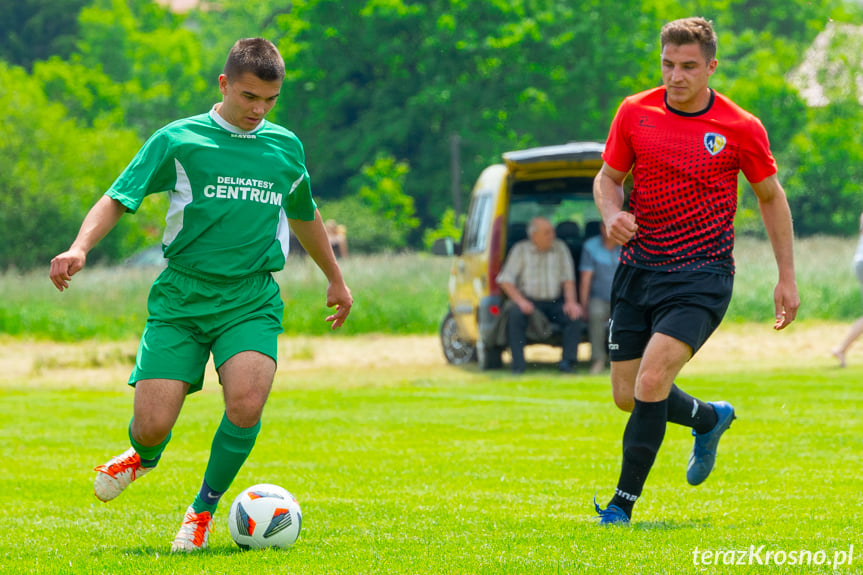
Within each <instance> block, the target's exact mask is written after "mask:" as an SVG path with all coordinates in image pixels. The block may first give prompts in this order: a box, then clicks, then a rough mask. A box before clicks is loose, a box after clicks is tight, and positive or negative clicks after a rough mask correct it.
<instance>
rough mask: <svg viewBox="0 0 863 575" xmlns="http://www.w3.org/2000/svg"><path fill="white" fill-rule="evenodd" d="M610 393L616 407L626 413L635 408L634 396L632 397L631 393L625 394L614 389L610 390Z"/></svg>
mask: <svg viewBox="0 0 863 575" xmlns="http://www.w3.org/2000/svg"><path fill="white" fill-rule="evenodd" d="M612 395H613V397H614V405H616V406H617V408H618V409H620V410H621V411H625V412H627V413H632V410H633V409H634V408H635V398H633V397H632V394H625V393H622V392H621V391H620V390H617V389H615V390H614V391H613V392H612Z"/></svg>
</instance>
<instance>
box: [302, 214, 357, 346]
mask: <svg viewBox="0 0 863 575" xmlns="http://www.w3.org/2000/svg"><path fill="white" fill-rule="evenodd" d="M288 223H289V224H290V225H291V229H292V230H293V231H294V235H295V236H297V239H298V240H299V241H300V243H301V244H302V246H303V249H305V250H306V252H307V253H308V254H309V256H310V257H311V258H312V260H314V262H315V263H316V264H317V266H318V267H319V268H320V269H321V271H322V272H324V275H325V276H327V280H329V286H328V287H327V307H333V306H336V313H334V314H333V315H331V316H329V317H327V321H331V322H333V329H336V328H337V327H340V326H341V325H342V324H343V323H345V320H346V319H347V318H348V314H349V313H350V312H351V306H352V305H353V303H354V299H353V296H351V290H350V289H348V286H347V284H345V280H344V278H343V277H342V270H341V268H340V267H339V264H338V262H337V261H336V255H335V254H334V253H333V247H332V246H331V245H330V240H329V238H328V237H327V230H326V228H325V227H324V222H323V219H322V218H321V213H320V212H319V211H318V210H317V209H315V219H314V220H310V221H305V220H295V219H289V220H288Z"/></svg>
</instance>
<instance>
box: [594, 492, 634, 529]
mask: <svg viewBox="0 0 863 575" xmlns="http://www.w3.org/2000/svg"><path fill="white" fill-rule="evenodd" d="M593 506H594V507H596V512H597V513H598V514H599V524H600V525H629V515H627V514H626V512H625V511H624V510H623V509H621V508H620V507H618V506H617V505H609V506H608V507H606V508H605V509H602V508H601V507H600V506H599V503H597V502H596V497H594V498H593Z"/></svg>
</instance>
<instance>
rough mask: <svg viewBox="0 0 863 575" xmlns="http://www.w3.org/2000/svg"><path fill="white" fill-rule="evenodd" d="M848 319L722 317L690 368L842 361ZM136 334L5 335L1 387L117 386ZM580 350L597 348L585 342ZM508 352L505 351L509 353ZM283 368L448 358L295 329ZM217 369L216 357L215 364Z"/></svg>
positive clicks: (424, 349)
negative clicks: (97, 337) (97, 338)
mask: <svg viewBox="0 0 863 575" xmlns="http://www.w3.org/2000/svg"><path fill="white" fill-rule="evenodd" d="M847 328H848V326H847V325H846V324H835V323H834V324H794V325H792V326H791V327H789V328H788V329H786V330H785V331H783V332H775V331H774V330H773V329H772V328H771V327H770V325H769V324H765V325H756V324H745V325H735V324H728V325H723V326H722V327H721V328H720V329H719V331H717V332H716V333H715V334H714V335H713V337H712V338H711V339H710V341H708V343H707V344H706V345H705V347H704V348H703V349H702V350H701V351H700V352H699V353H698V354H697V355H696V356H695V358H693V360H692V361H691V362H690V365H689V366H687V368H686V369H687V370H696V371H723V370H739V369H759V370H760V369H770V368H771V367H788V366H789V365H800V366H801V367H803V366H805V367H818V366H823V367H824V368H830V369H832V368H836V361H835V359H834V358H833V357H832V356H831V355H830V350H831V349H832V348H833V347H835V345H836V344H837V343H838V342H839V341H840V340H841V339H842V338H843V337H844V335H845V331H846V330H847ZM136 348H137V342H135V341H128V342H92V341H89V342H81V343H55V342H43V341H27V340H19V339H12V338H3V339H0V387H27V386H30V385H33V386H46V387H58V386H59V387H66V386H75V387H80V386H86V385H89V386H103V385H112V386H116V384H117V382H118V381H123V380H125V379H126V378H128V376H129V372H130V370H131V368H132V366H133V365H134V361H135V352H136ZM579 351H580V357H581V358H582V359H585V360H586V359H587V357H588V356H589V353H590V350H589V347H587V346H583V347H582V349H580V350H579ZM559 358H560V349H557V348H551V347H546V346H531V347H528V348H527V359H528V361H535V362H541V363H547V362H554V361H557V360H558V359H559ZM506 359H508V358H507V357H506V356H505V360H506ZM279 363H280V370H284V369H289V370H291V371H294V372H296V371H309V370H319V369H340V368H350V369H351V370H357V369H371V370H373V369H381V368H388V369H389V368H397V367H399V366H405V367H408V366H410V367H412V368H414V369H417V368H419V369H422V368H423V367H442V366H444V365H445V364H446V359H445V358H444V356H443V353H442V352H441V347H440V342H439V340H438V338H437V336H434V335H428V336H386V335H370V336H355V337H339V336H335V337H292V338H283V339H282V340H280V344H279ZM848 364H849V366H850V368H853V367H854V366H855V364H858V365H860V366H861V367H863V345H861V346H860V348H859V349H857V348H852V350H851V353H850V354H849V356H848ZM208 370H209V371H210V373H209V374H208V377H213V376H214V375H215V374H214V373H213V367H212V364H211V365H210V366H208Z"/></svg>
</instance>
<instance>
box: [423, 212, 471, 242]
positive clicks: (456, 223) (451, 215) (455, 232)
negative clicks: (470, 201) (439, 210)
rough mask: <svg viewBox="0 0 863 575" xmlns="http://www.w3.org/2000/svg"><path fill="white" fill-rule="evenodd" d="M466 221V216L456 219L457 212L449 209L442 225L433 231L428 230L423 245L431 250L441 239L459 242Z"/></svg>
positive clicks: (441, 221)
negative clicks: (436, 241)
mask: <svg viewBox="0 0 863 575" xmlns="http://www.w3.org/2000/svg"><path fill="white" fill-rule="evenodd" d="M464 219H465V214H461V215H460V216H459V217H458V218H456V215H455V210H453V209H452V208H447V210H446V211H445V212H444V213H443V217H442V218H441V220H440V225H438V227H436V228H433V229H432V228H428V229H426V232H425V234H424V235H423V245H425V248H426V249H427V250H430V249H431V247H432V244H434V243H435V240H438V239H441V238H450V239H451V240H453V241H454V242H458V241H459V239H460V238H461V234H462V230H463V229H464Z"/></svg>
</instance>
